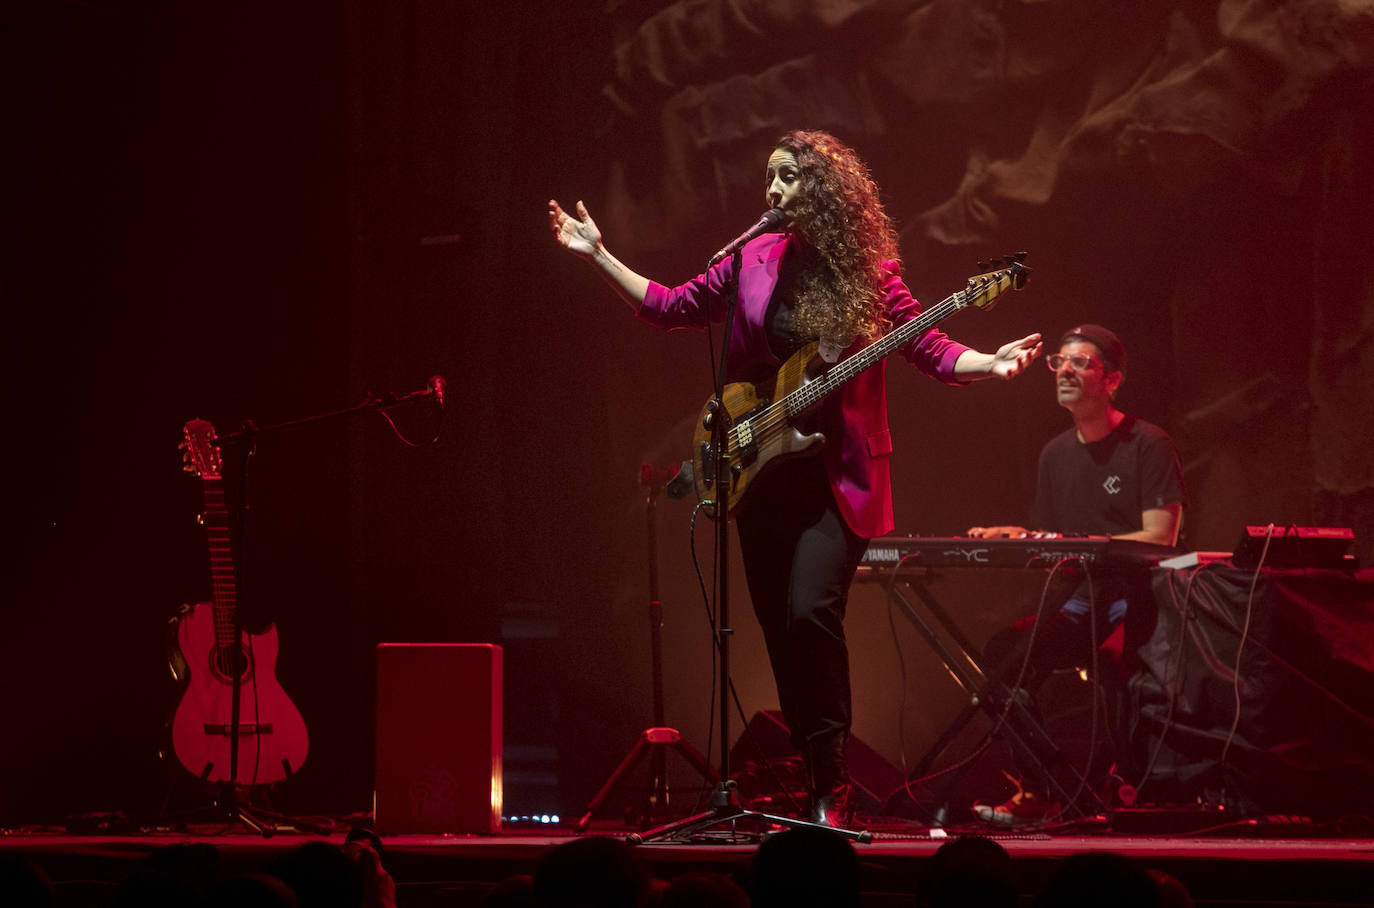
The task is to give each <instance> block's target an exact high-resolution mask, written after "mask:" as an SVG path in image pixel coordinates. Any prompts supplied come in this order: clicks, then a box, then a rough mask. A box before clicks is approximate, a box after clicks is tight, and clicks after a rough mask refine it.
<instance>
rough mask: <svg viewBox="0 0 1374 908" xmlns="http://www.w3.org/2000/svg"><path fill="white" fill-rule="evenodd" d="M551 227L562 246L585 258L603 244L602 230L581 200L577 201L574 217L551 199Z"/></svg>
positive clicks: (592, 254)
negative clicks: (575, 215)
mask: <svg viewBox="0 0 1374 908" xmlns="http://www.w3.org/2000/svg"><path fill="white" fill-rule="evenodd" d="M549 227H550V229H552V230H553V238H554V239H555V240H556V241H557V242H558V244H559V245H560V246H562V247H563V248H564V249H567V250H568V251H569V252H571V253H573V254H575V255H579V256H582V257H583V258H591V257H592V256H594V255H595V254H596V250H597V248H598V247H599V246H600V245H601V231H600V230H599V229H598V228H597V226H596V221H593V220H592V216H591V215H590V214H589V213H588V212H587V206H586V205H583V204H582V202H581V200H578V203H577V217H573V216H572V215H570V214H568V213H567V212H566V211H564V210H563V208H562V206H560V205H559V204H558V202H557V201H555V200H554V199H549Z"/></svg>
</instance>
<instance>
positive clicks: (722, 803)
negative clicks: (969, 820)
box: [626, 244, 873, 845]
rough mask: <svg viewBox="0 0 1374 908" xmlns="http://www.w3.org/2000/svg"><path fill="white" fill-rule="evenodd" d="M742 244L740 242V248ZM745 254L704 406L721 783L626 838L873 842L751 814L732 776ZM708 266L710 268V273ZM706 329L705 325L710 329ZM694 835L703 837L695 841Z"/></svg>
mask: <svg viewBox="0 0 1374 908" xmlns="http://www.w3.org/2000/svg"><path fill="white" fill-rule="evenodd" d="M741 245H742V244H741ZM742 259H743V256H742V254H741V250H740V248H738V247H737V248H735V250H734V252H733V255H732V256H731V264H732V275H733V276H732V279H731V282H730V290H729V293H728V295H727V298H726V303H725V329H724V335H723V336H724V340H723V341H722V343H721V351H720V367H719V369H717V370H716V376H715V390H714V394H713V396H712V398H711V402H710V403H709V404H707V406H706V410H707V415H706V417H705V418H706V420H707V421H708V422H709V424H708V426H707V428H709V429H710V430H711V447H712V450H711V454H712V455H713V456H714V458H715V469H714V476H711V477H707V478H706V485H708V486H711V485H714V488H715V501H714V502H706V504H708V505H711V506H712V508H713V511H714V517H715V528H716V538H715V543H716V628H715V634H716V640H715V643H716V650H717V652H718V653H719V659H718V667H719V669H720V676H719V678H718V680H717V683H718V684H719V686H720V717H719V720H718V721H719V723H720V783H719V784H718V785H717V786H716V788H715V789H714V790H713V791H712V792H711V800H710V809H709V810H706V811H704V812H702V813H698V814H696V815H694V816H690V817H686V818H685V819H682V820H678V821H676V822H673V823H667V824H665V825H663V826H659V827H657V828H655V829H650V830H648V831H646V832H644V833H632V834H630V835H629V836H627V838H626V840H627V841H628V842H629V843H630V844H632V845H640V844H644V843H648V842H677V843H686V842H711V841H715V842H719V841H720V840H721V838H722V836H721V835H716V836H707V835H705V834H706V833H707V831H708V830H710V829H713V828H715V827H722V826H723V827H727V830H728V831H726V832H725V833H724V837H725V838H727V839H729V840H730V841H739V840H742V839H757V838H758V837H759V836H761V835H766V834H767V831H768V830H767V827H768V826H770V825H771V826H784V827H788V828H792V829H797V828H811V829H824V830H827V831H829V832H834V833H837V834H839V835H842V836H844V837H846V838H849V839H853V840H855V841H859V842H871V841H872V840H873V834H872V833H870V832H868V831H867V830H862V831H860V830H851V829H839V828H837V827H834V826H826V825H824V824H822V823H812V822H811V821H809V820H799V819H797V818H796V817H785V816H779V815H776V814H768V813H762V812H760V811H757V810H749V809H747V808H745V807H743V806H741V805H740V800H739V785H738V783H737V782H736V781H735V780H734V779H732V778H731V777H730V706H731V702H730V692H731V687H730V638H731V637H732V636H733V635H734V633H735V631H734V628H732V627H731V626H730V582H729V581H730V520H729V509H730V486H731V477H732V475H733V474H732V473H731V472H730V454H729V449H728V447H727V441H728V439H729V433H730V423H731V417H730V413H729V411H728V410H726V408H725V376H726V374H727V373H726V365H727V363H728V362H729V359H730V338H731V333H732V330H733V327H734V321H735V309H736V307H737V306H738V304H739V272H740V266H741V264H742ZM709 267H710V266H708V270H709ZM708 330H709V326H708ZM741 821H747V822H748V824H749V825H751V826H755V827H758V826H762V827H763V829H762V830H760V831H758V832H753V833H750V832H742V831H740V830H739V829H738V826H739V824H740V822H741ZM698 836H702V837H701V838H698Z"/></svg>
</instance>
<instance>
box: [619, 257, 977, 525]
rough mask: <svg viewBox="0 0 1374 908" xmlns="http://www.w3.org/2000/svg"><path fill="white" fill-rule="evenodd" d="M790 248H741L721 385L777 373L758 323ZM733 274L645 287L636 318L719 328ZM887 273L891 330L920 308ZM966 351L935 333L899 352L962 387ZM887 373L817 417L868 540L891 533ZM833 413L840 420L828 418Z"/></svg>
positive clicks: (865, 380)
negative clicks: (958, 363)
mask: <svg viewBox="0 0 1374 908" xmlns="http://www.w3.org/2000/svg"><path fill="white" fill-rule="evenodd" d="M788 247H789V242H788V235H787V234H783V233H770V234H765V235H764V236H761V237H759V238H757V239H755V240H753V241H751V242H750V243H749V244H748V245H747V246H745V247H744V250H743V252H742V254H741V264H740V274H739V307H738V309H736V311H735V321H734V325H733V328H732V330H731V335H730V361H729V371H730V374H729V375H728V376H726V380H727V381H731V382H735V381H749V382H759V381H762V380H764V379H766V378H770V377H771V376H772V375H773V374H774V373H776V372H777V370H778V368H779V366H781V365H782V363H781V362H780V361H779V360H778V358H777V357H776V356H774V355H773V353H772V351H771V350H770V349H769V347H768V337H767V334H766V330H765V325H764V318H765V316H766V314H767V310H768V302H769V299H770V298H771V297H772V295H773V288H774V287H775V286H776V285H777V282H778V263H779V262H780V261H781V260H782V256H783V253H784V251H785V250H786V249H787V248H788ZM733 270H734V264H733V262H732V260H731V259H726V260H724V261H723V262H721V263H720V264H718V265H716V266H715V267H713V268H711V269H710V270H709V271H707V272H706V273H705V274H700V275H698V276H697V277H695V278H693V279H692V280H690V281H688V282H687V283H685V284H681V285H680V286H677V287H672V288H669V287H665V286H663V285H662V284H658V283H655V282H652V281H651V282H650V283H649V289H648V292H646V293H645V294H644V302H643V304H642V305H641V306H640V308H639V312H638V314H639V317H640V318H641V319H643V320H644V321H646V322H648V323H650V324H652V325H655V326H657V327H659V328H663V329H665V330H672V329H676V328H704V327H706V324H707V322H708V321H710V322H720V321H723V320H724V318H725V299H726V297H725V290H726V288H727V287H728V286H729V283H730V280H731V278H732V277H733ZM887 270H888V275H887V278H886V279H885V280H884V281H883V287H882V290H883V296H884V302H885V304H886V305H887V307H888V311H889V313H890V314H891V317H892V321H893V324H901V323H903V322H906V321H909V320H910V319H913V318H915V317H916V316H917V315H919V314H920V312H921V304H920V303H919V302H917V301H916V299H915V298H914V297H913V296H912V295H911V291H910V290H908V289H907V286H906V284H905V282H903V281H902V276H901V274H900V272H899V271H898V268H897V263H896V262H889V263H888V269H887ZM863 345H864V342H863V341H858V342H856V343H855V345H854V346H853V347H851V348H850V350H848V351H846V353H852V352H854V351H855V350H857V349H860V348H861V347H862V346H863ZM967 349H969V348H968V347H966V346H965V345H963V344H961V343H959V342H957V341H953V340H950V339H949V338H948V337H947V336H945V334H944V332H942V331H940V330H939V329H938V328H936V329H932V330H930V331H927V332H926V333H925V334H923V335H921V336H920V337H918V338H917V339H915V340H913V341H912V342H911V343H909V344H905V345H903V346H902V347H901V348H900V351H901V354H902V356H904V357H905V358H906V359H907V360H909V361H910V362H911V363H912V364H913V365H915V366H916V367H917V368H918V369H920V370H921V371H922V372H925V373H926V374H927V375H930V376H931V377H933V378H936V379H939V380H941V381H943V382H945V383H947V384H961V382H959V381H957V380H956V379H955V378H954V362H955V360H957V359H958V358H959V354H961V353H963V352H964V351H965V350H967ZM885 367H886V364H885V363H879V364H878V365H876V366H874V367H873V368H871V369H868V370H867V371H865V372H863V373H862V374H860V375H859V376H857V377H856V378H854V379H853V380H851V381H850V382H849V383H848V384H846V385H844V386H843V387H842V388H841V389H840V390H839V391H838V392H836V393H835V394H834V395H832V396H831V398H830V399H828V400H827V401H826V402H825V403H824V404H823V405H822V408H823V412H822V414H821V420H822V422H823V423H824V424H826V425H829V426H836V425H838V426H841V429H840V431H839V432H838V433H830V432H828V433H827V439H826V444H825V446H824V448H823V452H824V458H825V467H826V473H827V475H828V476H829V477H830V488H831V489H832V490H833V491H834V493H835V501H836V502H837V503H838V504H839V507H840V513H842V514H843V515H844V518H845V520H846V521H847V522H848V524H849V526H850V528H851V529H852V530H853V531H854V532H855V533H857V534H859V535H860V536H863V537H866V538H870V539H871V538H872V537H874V536H882V535H884V534H886V533H891V532H892V529H893V526H894V523H893V517H892V479H891V472H890V466H889V463H890V461H891V459H892V435H891V433H890V432H889V431H888V426H887V383H886V374H887V373H886V371H885ZM835 408H839V411H840V412H838V413H836V412H834V411H835ZM826 410H828V411H830V412H828V413H827V412H824V411H826ZM834 434H838V435H839V437H838V438H836V437H834Z"/></svg>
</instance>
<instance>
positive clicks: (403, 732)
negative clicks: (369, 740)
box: [372, 643, 501, 834]
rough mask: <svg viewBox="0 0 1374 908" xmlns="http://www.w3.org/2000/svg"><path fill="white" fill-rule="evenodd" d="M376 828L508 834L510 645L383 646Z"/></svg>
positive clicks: (379, 652)
mask: <svg viewBox="0 0 1374 908" xmlns="http://www.w3.org/2000/svg"><path fill="white" fill-rule="evenodd" d="M372 807H373V816H374V818H375V822H376V825H377V831H378V832H379V833H382V834H396V833H479V834H480V833H492V832H497V831H499V830H500V828H501V647H499V646H495V645H492V644H485V643H381V644H378V645H377V765H376V776H375V788H374V790H373V804H372Z"/></svg>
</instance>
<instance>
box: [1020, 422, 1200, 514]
mask: <svg viewBox="0 0 1374 908" xmlns="http://www.w3.org/2000/svg"><path fill="white" fill-rule="evenodd" d="M1186 502H1187V496H1186V494H1185V492H1184V488H1183V468H1182V466H1181V465H1180V464H1179V460H1178V453H1177V452H1176V451H1175V450H1174V443H1173V441H1172V440H1170V438H1169V436H1168V435H1167V434H1165V432H1164V430H1163V429H1161V428H1160V427H1159V426H1156V425H1154V424H1152V423H1148V422H1145V420H1143V419H1136V418H1135V417H1133V416H1127V417H1126V418H1125V419H1123V420H1122V421H1121V425H1119V426H1117V427H1116V429H1115V430H1113V431H1112V433H1111V434H1110V435H1108V436H1107V437H1106V438H1103V439H1102V440H1100V441H1095V442H1092V443H1091V444H1084V443H1083V442H1081V441H1079V440H1078V435H1077V432H1076V431H1075V430H1074V429H1069V430H1068V431H1066V432H1064V433H1063V434H1061V435H1058V436H1056V437H1055V438H1054V439H1052V440H1051V441H1050V443H1049V444H1047V445H1045V448H1044V450H1042V451H1041V452H1040V471H1039V479H1038V482H1037V486H1036V491H1035V508H1034V510H1033V511H1032V512H1031V523H1032V526H1033V527H1034V528H1035V529H1037V530H1050V531H1054V532H1059V533H1085V534H1093V535H1100V534H1106V535H1119V534H1122V533H1133V532H1135V531H1136V530H1140V529H1143V528H1144V527H1143V526H1142V525H1141V522H1140V514H1141V512H1142V511H1146V510H1149V509H1150V508H1162V507H1164V506H1166V505H1170V504H1186Z"/></svg>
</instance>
